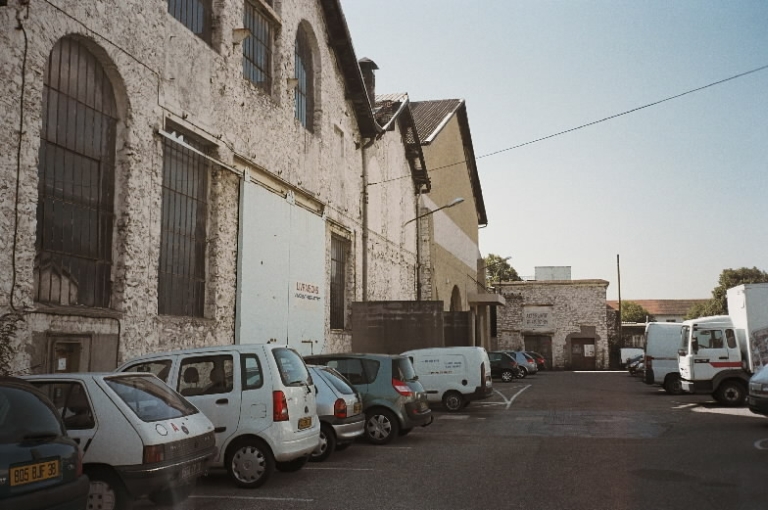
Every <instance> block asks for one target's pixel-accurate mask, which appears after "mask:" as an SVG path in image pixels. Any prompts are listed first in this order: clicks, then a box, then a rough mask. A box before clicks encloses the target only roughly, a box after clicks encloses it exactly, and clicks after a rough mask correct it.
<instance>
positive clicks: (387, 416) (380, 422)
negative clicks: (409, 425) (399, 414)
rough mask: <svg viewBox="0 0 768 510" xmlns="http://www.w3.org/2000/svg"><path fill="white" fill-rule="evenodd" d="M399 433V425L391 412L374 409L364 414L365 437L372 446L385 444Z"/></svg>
mask: <svg viewBox="0 0 768 510" xmlns="http://www.w3.org/2000/svg"><path fill="white" fill-rule="evenodd" d="M399 431H400V424H399V423H398V422H397V418H395V415H394V414H392V412H390V411H388V410H386V409H374V410H372V411H368V412H367V413H366V418H365V436H366V437H367V438H368V441H369V442H371V443H373V444H378V445H381V444H387V443H389V442H390V441H392V440H393V439H394V438H395V436H396V435H397V434H398V433H399Z"/></svg>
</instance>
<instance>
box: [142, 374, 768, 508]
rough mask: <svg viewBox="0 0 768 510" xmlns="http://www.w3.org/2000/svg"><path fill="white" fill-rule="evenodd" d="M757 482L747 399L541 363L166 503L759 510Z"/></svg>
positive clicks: (205, 482) (759, 434) (759, 436)
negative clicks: (417, 415) (463, 402)
mask: <svg viewBox="0 0 768 510" xmlns="http://www.w3.org/2000/svg"><path fill="white" fill-rule="evenodd" d="M766 479H768V421H766V419H765V418H763V417H758V416H755V415H753V414H751V413H750V412H749V410H747V409H745V408H739V409H724V408H721V407H719V406H716V405H715V404H714V402H713V401H712V400H711V399H709V398H708V397H706V396H694V395H680V396H669V395H667V394H666V393H664V391H663V390H661V389H660V388H656V387H651V386H647V385H645V384H643V383H642V382H640V381H639V380H638V379H637V378H635V377H630V376H628V375H627V374H626V372H584V373H579V372H542V373H539V374H538V375H536V376H532V377H528V378H526V379H522V380H515V381H513V382H510V383H502V382H500V381H494V394H493V396H492V397H491V398H489V399H487V400H484V401H480V402H473V403H472V404H471V405H470V406H468V407H467V408H465V409H463V410H462V411H461V412H458V413H447V412H444V411H442V410H440V409H439V408H436V409H435V422H434V423H433V424H432V425H431V426H429V427H425V428H418V429H416V430H414V431H413V432H412V433H411V434H409V435H408V436H405V437H400V438H398V439H397V440H396V441H394V442H393V443H391V444H389V445H386V446H373V445H369V444H366V443H364V442H361V443H356V444H355V445H353V446H352V447H351V448H349V449H348V450H346V451H344V452H338V453H337V454H335V455H333V456H332V457H331V458H330V459H329V460H328V461H326V462H323V463H310V464H308V465H307V466H306V467H304V468H303V469H301V470H300V471H299V472H297V473H280V472H278V473H276V474H275V475H274V476H273V478H272V479H270V480H269V482H268V483H267V484H266V485H264V486H263V487H262V488H259V489H256V490H244V489H238V488H236V487H234V486H233V485H232V484H231V483H230V482H229V480H228V479H227V478H226V476H224V474H223V473H222V474H220V473H211V474H209V476H207V477H206V478H204V479H202V480H201V482H200V483H199V484H198V487H197V489H196V490H195V492H194V494H193V495H192V497H191V498H190V499H189V500H187V501H185V502H184V503H182V504H179V505H177V506H176V508H177V509H182V510H190V509H201V510H202V509H207V510H235V509H260V508H284V509H318V508H319V509H337V508H338V509H348V508H349V509H351V508H356V509H414V508H420V509H474V508H478V509H479V508H509V509H517V508H520V509H572V510H596V509H606V510H609V509H610V510H614V509H626V510H634V509H637V510H648V509H649V508H653V509H667V508H669V509H672V508H674V509H676V510H682V509H719V510H731V509H739V510H747V509H750V510H751V509H755V510H757V509H760V510H763V509H765V508H766V504H768V503H766V500H768V493H766V492H765V485H764V481H765V480H766ZM136 508H141V509H150V508H159V507H155V506H154V505H152V504H151V503H149V502H140V503H138V504H137V505H136Z"/></svg>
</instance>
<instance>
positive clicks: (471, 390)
mask: <svg viewBox="0 0 768 510" xmlns="http://www.w3.org/2000/svg"><path fill="white" fill-rule="evenodd" d="M402 354H403V355H404V356H408V357H409V358H410V359H411V363H413V368H414V370H415V371H416V375H417V376H419V382H420V383H421V385H422V386H424V390H425V391H426V392H427V399H428V400H429V402H430V403H442V404H443V407H445V409H446V410H448V411H451V412H455V411H459V410H460V409H461V408H463V407H464V406H466V405H467V404H469V402H471V401H472V400H480V399H484V398H488V397H489V396H491V393H492V392H493V385H492V383H491V361H490V359H488V353H487V352H486V350H485V349H484V348H482V347H469V346H467V347H431V348H427V349H414V350H412V351H406V352H404V353H402Z"/></svg>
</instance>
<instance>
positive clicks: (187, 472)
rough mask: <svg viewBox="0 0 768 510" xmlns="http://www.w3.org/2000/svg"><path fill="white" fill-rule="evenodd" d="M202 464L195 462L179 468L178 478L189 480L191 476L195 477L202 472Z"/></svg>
mask: <svg viewBox="0 0 768 510" xmlns="http://www.w3.org/2000/svg"><path fill="white" fill-rule="evenodd" d="M203 468H204V464H203V462H195V463H193V464H189V465H188V466H184V467H183V468H181V474H180V475H179V479H180V480H189V479H191V478H197V477H198V476H200V475H202V474H203Z"/></svg>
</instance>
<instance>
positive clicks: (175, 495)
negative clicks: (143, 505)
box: [149, 483, 195, 506]
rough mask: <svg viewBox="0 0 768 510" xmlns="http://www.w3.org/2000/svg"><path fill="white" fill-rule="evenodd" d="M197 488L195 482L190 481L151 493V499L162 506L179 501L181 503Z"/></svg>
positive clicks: (171, 504)
mask: <svg viewBox="0 0 768 510" xmlns="http://www.w3.org/2000/svg"><path fill="white" fill-rule="evenodd" d="M194 490H195V484H194V483H188V484H186V485H182V486H180V487H174V488H173V489H165V490H162V491H159V492H156V493H154V494H150V495H149V499H150V501H152V502H153V503H154V504H156V505H161V506H173V505H175V504H177V503H181V502H182V501H184V500H185V499H187V498H188V497H189V495H190V494H192V491H194Z"/></svg>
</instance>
